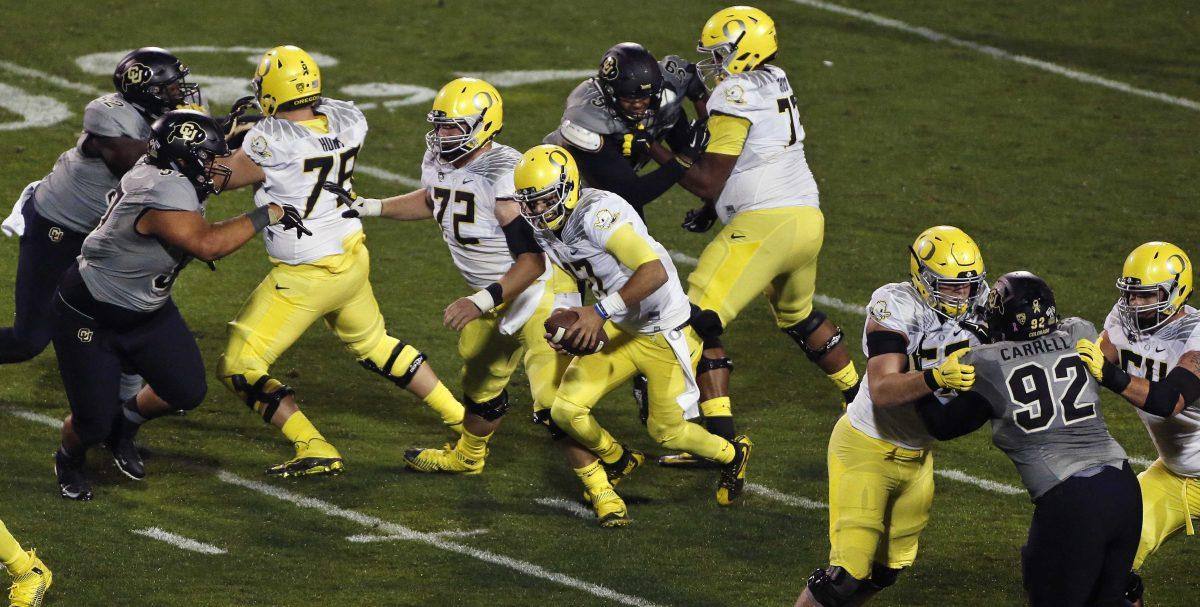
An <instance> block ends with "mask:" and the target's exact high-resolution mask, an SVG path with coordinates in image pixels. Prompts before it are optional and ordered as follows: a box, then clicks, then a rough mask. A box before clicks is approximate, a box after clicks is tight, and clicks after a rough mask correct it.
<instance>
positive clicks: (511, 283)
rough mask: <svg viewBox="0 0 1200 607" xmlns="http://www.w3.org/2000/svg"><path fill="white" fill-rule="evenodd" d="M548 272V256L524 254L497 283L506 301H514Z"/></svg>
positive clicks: (518, 257)
mask: <svg viewBox="0 0 1200 607" xmlns="http://www.w3.org/2000/svg"><path fill="white" fill-rule="evenodd" d="M545 272H546V256H545V255H542V254H541V253H523V254H521V255H519V256H517V261H516V262H515V263H513V265H512V266H510V267H509V268H508V271H507V272H505V273H504V276H501V277H500V280H499V281H497V282H499V283H500V289H501V293H502V297H503V300H504V301H512V300H514V299H516V298H517V296H519V295H520V294H521V293H524V292H525V289H528V288H529V286H530V285H532V284H533V283H534V282H535V281H536V280H537V279H538V277H539V276H541V275H542V274H544V273H545Z"/></svg>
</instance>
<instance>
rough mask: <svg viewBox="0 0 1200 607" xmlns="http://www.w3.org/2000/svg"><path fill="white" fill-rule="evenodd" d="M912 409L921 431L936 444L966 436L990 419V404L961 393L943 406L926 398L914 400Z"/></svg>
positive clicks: (971, 393) (931, 397)
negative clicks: (915, 408) (926, 431)
mask: <svg viewBox="0 0 1200 607" xmlns="http://www.w3.org/2000/svg"><path fill="white" fill-rule="evenodd" d="M916 406H917V415H920V416H921V421H922V422H924V423H925V428H926V429H927V430H929V433H930V434H932V435H933V437H934V438H936V439H938V440H950V439H952V438H958V437H960V436H963V435H965V434H970V433H972V432H974V431H976V430H978V429H979V427H980V426H982V425H984V424H985V423H987V421H988V420H989V419H991V417H992V405H991V403H989V402H988V401H987V399H986V398H984V397H983V396H981V395H979V394H976V393H975V392H963V393H961V394H959V395H958V396H955V397H954V398H953V399H951V401H950V402H948V403H946V404H942V402H941V401H939V400H938V399H937V397H936V396H934V395H932V394H929V395H926V396H924V397H922V398H921V399H920V400H918V401H917V403H916Z"/></svg>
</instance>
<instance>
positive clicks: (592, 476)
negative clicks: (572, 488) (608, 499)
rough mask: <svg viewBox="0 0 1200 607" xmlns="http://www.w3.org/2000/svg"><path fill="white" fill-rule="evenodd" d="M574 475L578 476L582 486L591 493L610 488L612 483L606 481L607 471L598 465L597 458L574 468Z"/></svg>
mask: <svg viewBox="0 0 1200 607" xmlns="http://www.w3.org/2000/svg"><path fill="white" fill-rule="evenodd" d="M575 475H576V476H578V477H579V480H581V481H583V486H584V487H586V488H587V490H588V491H590V492H591V493H592V495H597V494H599V493H600V492H601V491H609V490H612V485H610V484H609V483H608V473H607V472H605V471H604V467H603V466H601V465H600V461H599V460H596V461H594V462H592V463H590V464H588V465H586V466H584V467H582V468H576V469H575Z"/></svg>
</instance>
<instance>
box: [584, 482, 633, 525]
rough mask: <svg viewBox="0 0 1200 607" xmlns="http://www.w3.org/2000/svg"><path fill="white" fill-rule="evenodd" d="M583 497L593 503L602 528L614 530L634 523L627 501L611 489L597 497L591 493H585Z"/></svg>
mask: <svg viewBox="0 0 1200 607" xmlns="http://www.w3.org/2000/svg"><path fill="white" fill-rule="evenodd" d="M583 495H584V497H586V498H588V500H589V501H591V502H592V509H593V510H595V511H596V520H598V521H600V526H601V527H604V528H606V529H612V528H616V527H624V526H626V525H628V524H629V523H632V522H633V519H631V518H629V510H628V509H627V508H626V507H625V500H623V499H621V496H619V495H617V492H616V491H613V490H612V489H611V488H610V489H605V490H603V491H601V492H600V493H599V494H598V495H596V496H593V495H592V493H591V492H590V491H584V492H583Z"/></svg>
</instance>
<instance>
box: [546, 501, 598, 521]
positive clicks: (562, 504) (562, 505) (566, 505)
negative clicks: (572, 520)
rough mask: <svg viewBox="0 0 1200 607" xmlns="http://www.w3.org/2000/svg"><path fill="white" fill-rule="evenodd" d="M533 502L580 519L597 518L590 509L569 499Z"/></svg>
mask: <svg viewBox="0 0 1200 607" xmlns="http://www.w3.org/2000/svg"><path fill="white" fill-rule="evenodd" d="M533 501H535V502H537V503H538V504H541V505H542V506H546V507H548V508H557V509H559V510H564V511H566V512H568V513H570V514H573V515H575V516H578V517H579V518H587V519H594V518H596V514H595V513H594V512H592V510H591V509H590V508H588V507H586V506H584V505H583V504H580V503H579V502H575V501H571V500H569V499H563V498H561V497H539V498H537V499H535V500H533Z"/></svg>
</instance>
